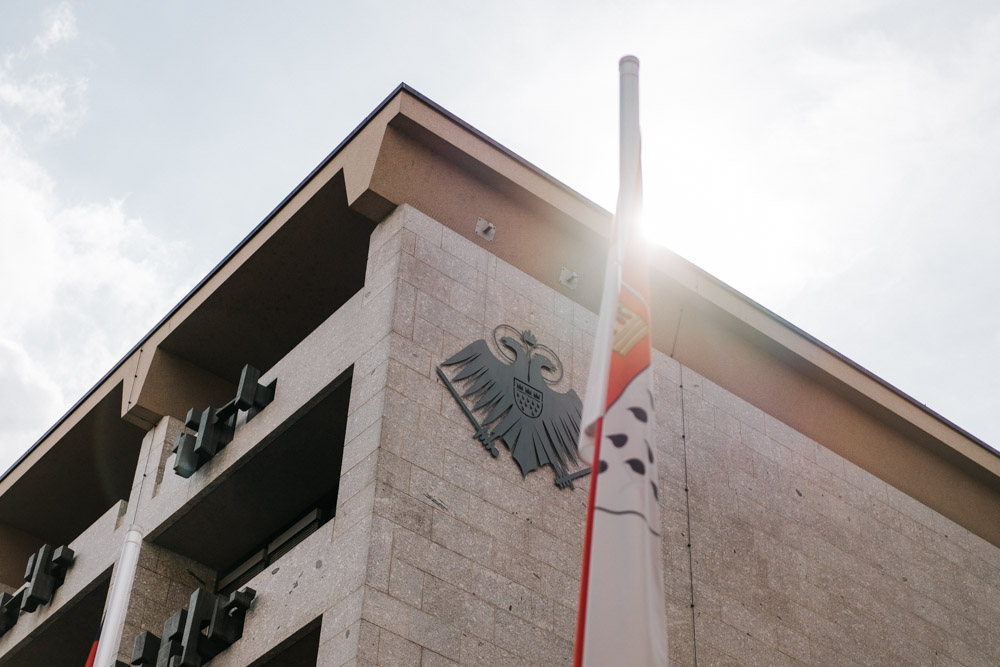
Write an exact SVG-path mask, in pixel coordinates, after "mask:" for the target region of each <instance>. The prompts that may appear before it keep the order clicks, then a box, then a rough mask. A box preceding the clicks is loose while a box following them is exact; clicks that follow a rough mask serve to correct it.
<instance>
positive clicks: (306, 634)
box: [252, 618, 320, 667]
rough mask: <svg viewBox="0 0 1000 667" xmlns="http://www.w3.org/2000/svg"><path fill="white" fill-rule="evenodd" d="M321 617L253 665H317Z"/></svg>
mask: <svg viewBox="0 0 1000 667" xmlns="http://www.w3.org/2000/svg"><path fill="white" fill-rule="evenodd" d="M319 630H320V619H318V618H317V619H316V620H314V621H312V622H310V623H309V624H307V625H306V626H305V627H304V628H302V630H300V631H299V632H297V633H295V634H294V635H292V636H291V637H289V638H288V639H287V640H285V641H284V642H282V643H281V645H280V646H279V647H278V648H277V649H276V650H277V653H273V654H269V655H267V656H265V657H264V658H263V659H262V660H260V661H258V662H255V663H253V666H252V667H316V661H317V659H318V657H319Z"/></svg>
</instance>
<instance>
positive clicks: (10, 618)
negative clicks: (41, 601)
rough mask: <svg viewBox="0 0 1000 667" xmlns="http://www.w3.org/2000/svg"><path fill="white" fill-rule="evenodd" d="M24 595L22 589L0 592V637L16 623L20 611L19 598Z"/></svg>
mask: <svg viewBox="0 0 1000 667" xmlns="http://www.w3.org/2000/svg"><path fill="white" fill-rule="evenodd" d="M23 597H24V589H23V588H22V589H21V590H19V591H18V592H17V593H14V594H13V595H11V594H10V593H0V637H3V636H4V634H5V633H6V632H7V631H8V630H10V629H11V628H12V627H14V626H15V625H17V619H18V616H19V615H20V613H21V599H22V598H23Z"/></svg>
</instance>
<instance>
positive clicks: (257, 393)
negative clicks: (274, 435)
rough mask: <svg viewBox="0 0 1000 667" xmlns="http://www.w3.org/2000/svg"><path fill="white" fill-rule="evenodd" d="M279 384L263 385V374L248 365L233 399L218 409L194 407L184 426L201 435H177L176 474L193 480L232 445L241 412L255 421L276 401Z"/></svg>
mask: <svg viewBox="0 0 1000 667" xmlns="http://www.w3.org/2000/svg"><path fill="white" fill-rule="evenodd" d="M277 384H278V381H277V380H272V381H271V383H270V384H268V385H267V386H264V385H262V384H261V383H260V371H259V370H257V369H256V368H254V367H253V366H251V365H250V364H247V365H246V366H244V367H243V371H242V373H240V384H239V386H238V388H237V390H236V397H235V398H234V399H233V400H231V401H229V402H228V403H226V404H225V405H223V406H222V407H221V408H218V409H216V408H212V407H208V408H205V409H204V410H197V409H195V408H191V409H190V410H189V411H188V413H187V417H186V418H185V420H184V425H185V426H186V427H187V428H189V429H191V430H192V431H195V432H196V433H197V434H196V435H191V434H190V433H181V434H180V435H178V436H177V439H176V440H175V441H174V448H173V451H174V453H175V454H177V457H176V459H175V460H174V472H175V473H177V474H178V475H180V476H181V477H184V478H187V477H190V476H191V475H193V474H194V473H195V472H196V471H197V470H198V469H199V468H201V466H203V465H204V464H205V463H206V462H208V461H209V460H210V459H211V458H212V457H213V456H215V455H216V454H217V453H218V452H219V450H221V449H222V448H223V447H225V446H226V445H228V444H229V443H230V442H232V440H233V436H234V435H235V433H236V417H237V415H238V413H239V412H240V411H244V412H246V413H247V421H250V420H251V419H253V418H254V417H255V416H256V415H257V413H258V412H260V411H261V410H263V409H264V408H266V407H267V406H268V405H269V404H270V403H271V401H273V400H274V392H275V388H276V387H277Z"/></svg>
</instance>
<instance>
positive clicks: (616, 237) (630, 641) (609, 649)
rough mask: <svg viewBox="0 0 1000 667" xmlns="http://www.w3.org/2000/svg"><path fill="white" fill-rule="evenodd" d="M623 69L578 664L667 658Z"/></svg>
mask: <svg viewBox="0 0 1000 667" xmlns="http://www.w3.org/2000/svg"><path fill="white" fill-rule="evenodd" d="M618 72H619V91H620V92H619V96H620V99H619V102H620V119H619V188H618V206H617V211H616V214H615V218H614V226H613V228H612V233H611V239H610V241H611V243H610V248H609V251H608V261H607V270H606V273H605V284H604V294H603V300H602V303H601V313H600V315H599V316H598V322H597V327H596V331H595V340H594V353H593V355H592V356H591V367H590V377H589V378H588V381H587V389H586V392H585V395H584V405H583V414H582V419H581V426H582V428H581V435H580V456H581V458H583V459H584V460H587V461H589V462H590V463H591V465H592V466H593V469H594V471H595V474H594V475H592V477H591V481H590V498H589V502H588V503H587V520H586V528H585V533H584V543H583V558H582V567H581V577H580V607H579V610H578V616H577V634H576V644H575V646H574V656H573V664H574V667H606V666H607V665H615V664H621V665H644V666H650V667H654V666H655V667H665V666H666V665H667V664H668V662H669V660H668V650H667V618H666V609H665V604H664V603H665V600H664V594H663V562H662V551H661V546H660V512H659V510H660V507H659V499H660V490H659V475H658V474H657V462H658V459H659V451H658V448H657V447H656V442H657V439H656V433H655V421H656V420H655V407H654V396H653V370H652V318H651V313H650V307H649V273H648V272H649V258H648V255H647V252H646V247H645V243H644V242H643V241H642V239H641V235H640V230H639V218H640V215H641V209H642V170H641V166H640V159H641V157H640V152H641V151H640V137H639V61H638V59H637V58H635V57H634V56H625V57H624V58H622V59H621V61H619V63H618ZM605 434H606V435H605Z"/></svg>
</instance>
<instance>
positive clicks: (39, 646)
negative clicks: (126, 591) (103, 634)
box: [3, 570, 111, 667]
mask: <svg viewBox="0 0 1000 667" xmlns="http://www.w3.org/2000/svg"><path fill="white" fill-rule="evenodd" d="M98 582H99V583H98V584H97V585H96V586H95V587H94V588H93V589H92V590H91V591H89V592H87V593H85V594H83V595H82V596H81V597H80V598H78V599H77V600H76V601H74V602H72V603H69V604H68V605H67V606H66V607H65V608H64V609H63V610H62V613H61V614H60V615H59V616H58V617H57V618H56V619H55V620H54V621H53V622H52V623H50V624H49V625H48V626H46V627H45V629H44V630H42V631H41V632H40V633H38V634H37V635H36V636H35V637H34V638H33V639H32V640H31V641H30V642H25V643H24V644H23V647H22V648H21V649H20V650H19V651H17V652H15V653H10V654H7V655H5V656H4V661H3V664H4V667H39V665H82V664H83V663H84V662H86V660H87V655H88V654H89V653H90V647H91V646H92V645H93V643H94V637H96V636H97V631H98V629H99V628H100V626H101V615H102V614H103V613H104V600H105V599H106V598H107V596H108V584H109V583H110V582H111V571H110V570H108V572H106V573H105V574H104V575H103V577H102V578H99V579H98ZM42 609H44V607H39V608H38V612H40V611H42ZM36 613H37V612H36ZM27 621H28V619H27V615H22V616H21V618H20V620H19V621H18V623H24V622H27ZM15 627H16V626H15Z"/></svg>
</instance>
